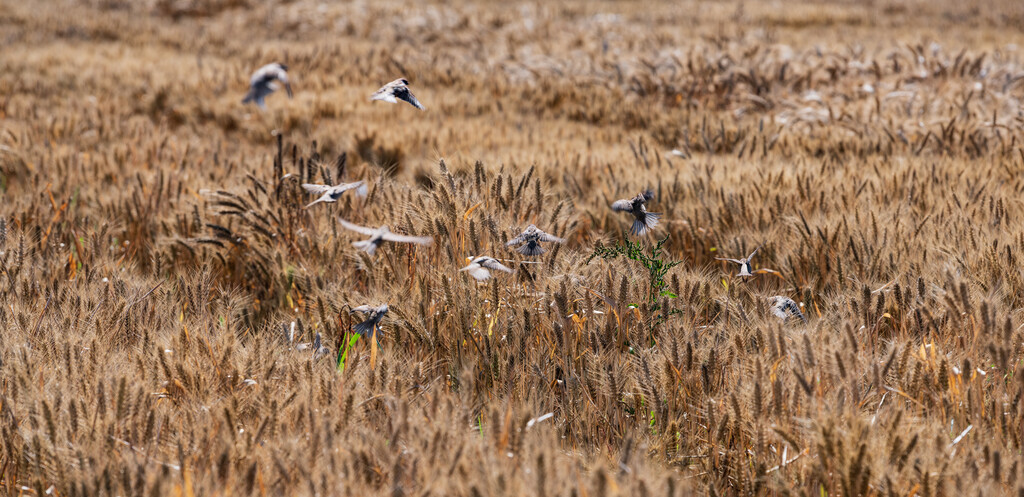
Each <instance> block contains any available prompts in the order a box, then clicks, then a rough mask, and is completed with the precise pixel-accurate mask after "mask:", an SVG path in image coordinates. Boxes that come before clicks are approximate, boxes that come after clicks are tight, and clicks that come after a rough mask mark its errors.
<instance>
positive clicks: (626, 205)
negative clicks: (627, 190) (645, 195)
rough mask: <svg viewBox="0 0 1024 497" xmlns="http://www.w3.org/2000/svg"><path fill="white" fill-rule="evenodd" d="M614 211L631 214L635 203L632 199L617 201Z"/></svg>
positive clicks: (614, 204) (613, 206) (613, 205)
mask: <svg viewBox="0 0 1024 497" xmlns="http://www.w3.org/2000/svg"><path fill="white" fill-rule="evenodd" d="M612 210H613V211H619V212H623V211H625V212H629V211H632V210H633V201H632V200H630V199H622V200H616V201H615V203H613V204H612Z"/></svg>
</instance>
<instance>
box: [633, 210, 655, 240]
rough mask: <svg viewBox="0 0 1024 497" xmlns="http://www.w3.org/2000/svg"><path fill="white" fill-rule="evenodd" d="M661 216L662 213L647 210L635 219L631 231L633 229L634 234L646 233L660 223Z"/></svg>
mask: <svg viewBox="0 0 1024 497" xmlns="http://www.w3.org/2000/svg"><path fill="white" fill-rule="evenodd" d="M660 217H661V214H657V213H654V212H645V213H643V215H642V217H638V218H636V219H634V220H633V228H632V229H631V230H630V231H632V232H633V234H634V235H638V236H642V235H646V234H647V232H648V231H649V230H651V229H653V228H654V227H655V226H657V225H658V218H660Z"/></svg>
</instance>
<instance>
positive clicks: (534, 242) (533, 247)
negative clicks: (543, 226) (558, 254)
mask: <svg viewBox="0 0 1024 497" xmlns="http://www.w3.org/2000/svg"><path fill="white" fill-rule="evenodd" d="M540 242H555V243H565V239H564V238H558V237H557V236H552V235H549V234H547V233H545V232H543V231H541V230H540V229H538V228H537V226H535V225H532V224H531V225H529V226H527V227H526V231H523V232H522V233H520V235H519V236H517V237H515V238H513V239H511V240H509V241H508V243H506V244H505V246H506V247H512V246H515V245H521V244H522V245H521V246H520V247H519V248H517V249H516V251H517V252H519V253H520V254H523V255H541V254H543V253H544V252H547V250H545V249H544V247H541V246H540Z"/></svg>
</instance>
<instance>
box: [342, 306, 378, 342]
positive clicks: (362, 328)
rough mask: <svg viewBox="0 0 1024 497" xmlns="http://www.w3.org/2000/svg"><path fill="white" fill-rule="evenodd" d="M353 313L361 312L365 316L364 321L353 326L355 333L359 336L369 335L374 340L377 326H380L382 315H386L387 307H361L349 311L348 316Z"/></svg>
mask: <svg viewBox="0 0 1024 497" xmlns="http://www.w3.org/2000/svg"><path fill="white" fill-rule="evenodd" d="M354 312H361V313H363V314H365V315H366V320H365V321H363V322H361V323H359V324H357V325H356V326H355V332H356V333H358V334H360V335H366V334H367V333H369V334H370V335H371V337H374V338H375V337H376V334H377V325H378V324H380V320H381V319H384V315H385V314H387V313H388V305H387V304H381V305H378V306H372V305H361V306H359V307H355V308H353V309H352V310H350V311H349V314H351V313H354Z"/></svg>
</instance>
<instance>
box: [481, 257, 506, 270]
mask: <svg viewBox="0 0 1024 497" xmlns="http://www.w3.org/2000/svg"><path fill="white" fill-rule="evenodd" d="M477 264H479V265H481V266H483V267H485V268H487V269H493V270H495V271H505V272H506V273H511V272H512V270H511V269H509V268H508V267H507V266H505V265H504V264H502V263H500V262H498V261H496V260H494V259H486V260H483V261H480V262H478V263H477Z"/></svg>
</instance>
